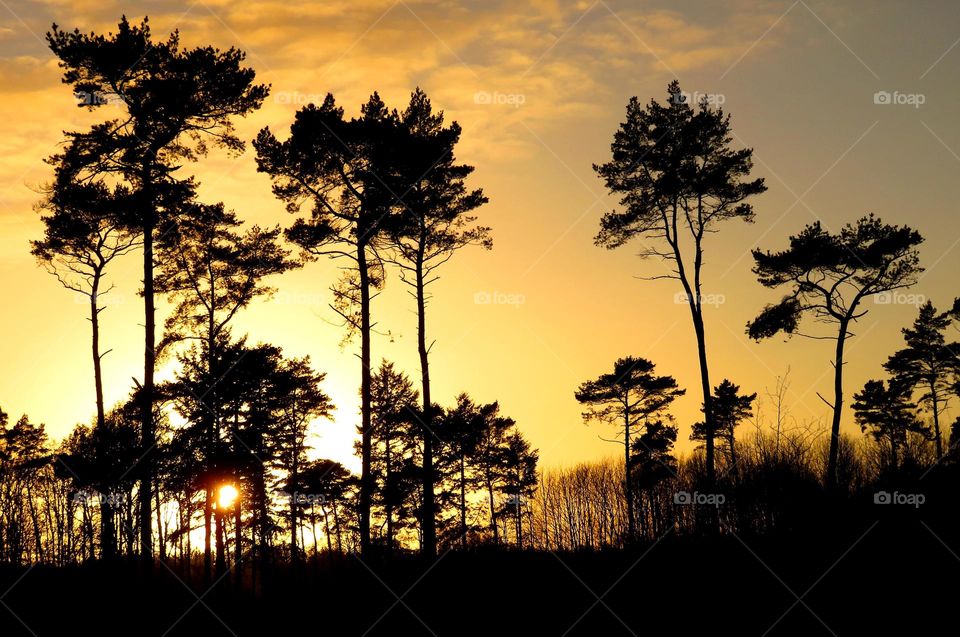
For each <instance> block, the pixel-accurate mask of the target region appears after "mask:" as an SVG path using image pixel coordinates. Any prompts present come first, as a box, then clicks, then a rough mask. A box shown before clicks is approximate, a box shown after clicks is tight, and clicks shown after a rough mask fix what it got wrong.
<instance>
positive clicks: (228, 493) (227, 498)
mask: <svg viewBox="0 0 960 637" xmlns="http://www.w3.org/2000/svg"><path fill="white" fill-rule="evenodd" d="M239 497H240V493H239V492H238V491H237V488H236V487H235V486H233V485H232V484H225V485H223V486H222V487H220V490H219V491H218V492H217V506H218V507H219V508H221V509H229V508H231V507H232V506H233V504H234V503H235V502H236V501H237V498H239Z"/></svg>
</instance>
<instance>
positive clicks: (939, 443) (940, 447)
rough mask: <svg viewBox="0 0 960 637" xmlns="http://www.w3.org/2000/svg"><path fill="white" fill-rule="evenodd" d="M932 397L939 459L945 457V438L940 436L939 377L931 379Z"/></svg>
mask: <svg viewBox="0 0 960 637" xmlns="http://www.w3.org/2000/svg"><path fill="white" fill-rule="evenodd" d="M930 399H931V401H932V409H931V410H932V411H933V440H934V443H935V444H936V446H937V460H940V458H942V457H943V440H942V439H941V437H940V401H939V400H938V399H937V379H936V377H933V378H931V379H930Z"/></svg>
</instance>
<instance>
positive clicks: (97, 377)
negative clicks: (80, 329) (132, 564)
mask: <svg viewBox="0 0 960 637" xmlns="http://www.w3.org/2000/svg"><path fill="white" fill-rule="evenodd" d="M99 294H100V271H99V270H97V272H96V273H95V274H94V277H93V285H92V286H91V289H90V330H91V342H92V355H93V384H94V389H95V391H96V399H97V430H98V431H99V432H101V433H103V432H104V430H105V429H106V412H105V409H104V405H103V371H102V368H101V365H100V363H101V359H100V307H99V301H100V300H99V298H98V295H99ZM105 495H106V496H107V497H104V496H105ZM109 495H110V494H103V493H101V494H100V557H101V559H104V560H111V559H113V558H114V556H115V555H116V545H117V540H116V530H115V528H114V525H113V501H112V499H111V498H110V497H109Z"/></svg>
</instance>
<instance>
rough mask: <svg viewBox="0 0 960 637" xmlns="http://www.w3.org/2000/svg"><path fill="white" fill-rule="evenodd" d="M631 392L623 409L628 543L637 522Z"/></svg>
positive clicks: (624, 482) (630, 540)
mask: <svg viewBox="0 0 960 637" xmlns="http://www.w3.org/2000/svg"><path fill="white" fill-rule="evenodd" d="M629 405H630V394H629V393H627V395H626V397H625V399H624V409H623V493H624V495H625V497H626V499H627V543H628V544H632V543H633V541H634V539H636V533H637V529H636V522H635V521H634V515H633V484H632V483H631V481H630V406H629Z"/></svg>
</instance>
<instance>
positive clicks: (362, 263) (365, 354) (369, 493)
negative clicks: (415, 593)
mask: <svg viewBox="0 0 960 637" xmlns="http://www.w3.org/2000/svg"><path fill="white" fill-rule="evenodd" d="M367 268H368V266H367V248H366V243H365V242H363V241H361V242H359V244H358V245H357V270H358V272H359V275H360V416H361V418H360V421H361V424H360V465H361V468H360V502H359V518H360V519H359V521H358V527H359V531H360V554H361V555H368V554H369V552H370V504H371V501H372V499H373V474H372V472H371V466H370V456H371V429H370V411H371V404H370V273H369V271H368V269H367Z"/></svg>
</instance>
